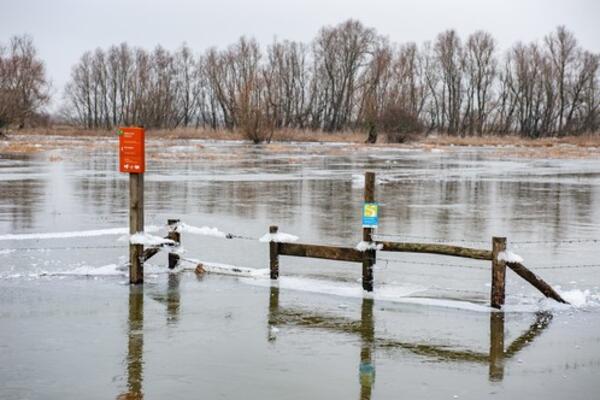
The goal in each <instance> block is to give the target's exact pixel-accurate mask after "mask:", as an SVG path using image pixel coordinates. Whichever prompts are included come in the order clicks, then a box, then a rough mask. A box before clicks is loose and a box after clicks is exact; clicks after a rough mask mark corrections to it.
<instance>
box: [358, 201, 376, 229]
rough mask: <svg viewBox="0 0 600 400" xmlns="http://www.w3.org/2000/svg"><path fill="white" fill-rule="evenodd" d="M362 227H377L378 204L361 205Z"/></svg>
mask: <svg viewBox="0 0 600 400" xmlns="http://www.w3.org/2000/svg"><path fill="white" fill-rule="evenodd" d="M362 225H363V227H364V228H377V225H379V204H377V203H365V204H363V215H362Z"/></svg>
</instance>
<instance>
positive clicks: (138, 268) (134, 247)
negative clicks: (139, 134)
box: [129, 174, 144, 284]
mask: <svg viewBox="0 0 600 400" xmlns="http://www.w3.org/2000/svg"><path fill="white" fill-rule="evenodd" d="M143 231H144V174H129V233H130V234H131V235H133V234H135V233H138V232H143ZM143 253H144V245H142V244H131V243H130V244H129V283H131V284H138V283H144V262H143V260H142V254H143Z"/></svg>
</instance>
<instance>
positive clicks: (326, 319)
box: [268, 286, 552, 400]
mask: <svg viewBox="0 0 600 400" xmlns="http://www.w3.org/2000/svg"><path fill="white" fill-rule="evenodd" d="M373 310H374V301H373V299H367V298H363V300H362V304H361V318H360V320H352V319H349V318H347V317H340V316H336V315H333V314H326V313H319V312H315V311H309V310H303V309H300V308H298V307H293V306H286V307H282V306H280V301H279V288H277V287H275V286H272V287H271V290H270V298H269V312H268V324H269V336H268V340H269V341H274V340H275V339H276V338H275V336H274V334H273V332H274V331H275V329H274V328H275V327H276V326H278V325H279V326H283V325H294V326H301V327H307V328H317V329H325V330H328V331H332V332H336V333H348V334H353V335H357V336H358V337H360V339H361V345H360V364H359V381H360V387H361V388H360V398H361V400H363V399H370V398H371V392H372V389H373V386H374V384H375V363H374V353H375V350H376V349H382V350H394V349H403V350H408V351H410V352H412V353H414V354H416V355H419V356H424V357H428V358H433V359H435V360H437V361H444V362H471V363H477V364H485V365H488V367H489V381H490V382H499V381H502V380H503V379H504V365H505V361H506V360H509V359H511V358H513V357H515V356H516V355H517V354H518V353H519V352H520V351H521V350H523V348H525V347H526V346H528V345H529V344H531V343H532V342H533V341H534V340H535V338H536V337H538V336H539V335H540V334H541V333H542V332H543V331H544V330H545V329H547V328H548V326H549V325H550V322H551V321H552V314H550V313H547V312H539V313H537V314H536V315H535V320H534V321H533V322H532V323H531V325H530V326H529V328H528V329H527V330H526V331H525V332H524V333H523V334H521V335H520V336H519V337H517V338H516V339H515V340H513V341H512V343H511V344H510V345H509V346H508V347H506V348H505V346H504V339H505V314H504V313H502V312H491V313H490V334H489V340H490V346H489V349H490V351H489V353H487V354H486V353H481V352H477V351H471V350H452V349H450V348H448V347H447V346H444V345H432V344H428V343H427V344H425V343H413V342H405V341H400V340H397V339H391V338H384V337H376V335H375V318H374V313H373Z"/></svg>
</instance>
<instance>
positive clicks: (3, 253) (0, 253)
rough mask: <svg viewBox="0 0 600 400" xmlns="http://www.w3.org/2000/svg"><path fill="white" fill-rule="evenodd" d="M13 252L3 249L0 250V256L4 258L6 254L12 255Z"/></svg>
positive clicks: (13, 250)
mask: <svg viewBox="0 0 600 400" xmlns="http://www.w3.org/2000/svg"><path fill="white" fill-rule="evenodd" d="M14 252H15V249H4V250H0V256H5V255H7V254H10V253H14Z"/></svg>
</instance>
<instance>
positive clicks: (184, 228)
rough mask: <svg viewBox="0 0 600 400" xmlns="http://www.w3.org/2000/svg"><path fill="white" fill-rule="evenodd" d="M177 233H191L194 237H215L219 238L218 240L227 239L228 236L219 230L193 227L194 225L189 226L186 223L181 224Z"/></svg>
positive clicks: (207, 227)
mask: <svg viewBox="0 0 600 400" xmlns="http://www.w3.org/2000/svg"><path fill="white" fill-rule="evenodd" d="M177 232H186V233H191V234H193V235H204V236H213V237H218V238H222V239H225V238H227V234H226V233H224V232H221V231H220V230H219V229H217V228H211V227H209V226H201V227H197V226H192V225H188V224H185V223H181V224H179V226H178V227H177Z"/></svg>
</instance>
